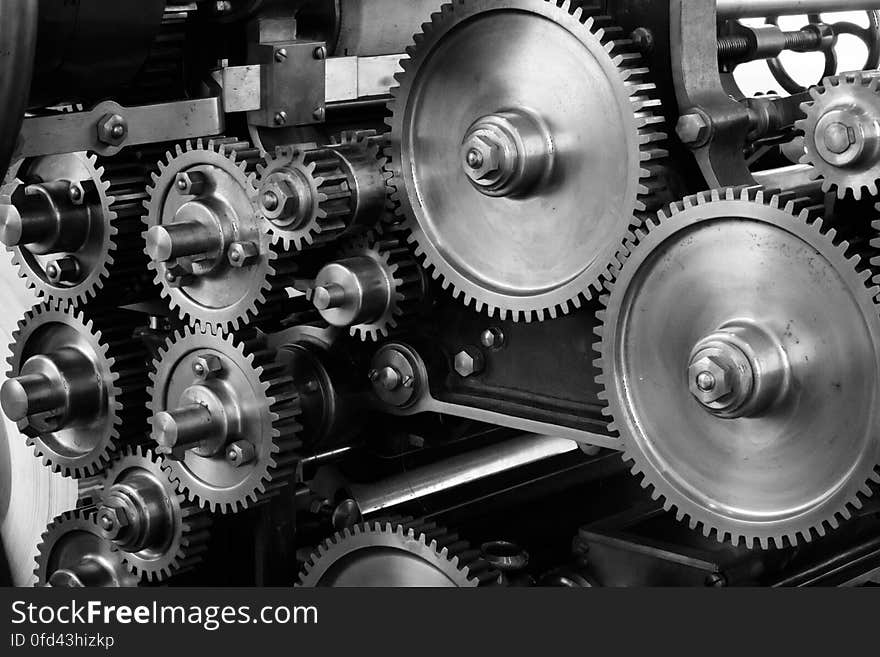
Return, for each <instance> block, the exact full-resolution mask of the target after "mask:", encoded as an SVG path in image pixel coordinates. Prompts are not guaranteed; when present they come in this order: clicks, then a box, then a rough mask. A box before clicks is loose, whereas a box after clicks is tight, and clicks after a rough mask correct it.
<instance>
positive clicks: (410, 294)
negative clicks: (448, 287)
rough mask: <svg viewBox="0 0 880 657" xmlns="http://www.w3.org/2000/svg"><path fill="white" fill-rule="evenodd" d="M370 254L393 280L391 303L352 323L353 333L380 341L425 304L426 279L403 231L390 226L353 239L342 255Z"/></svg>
mask: <svg viewBox="0 0 880 657" xmlns="http://www.w3.org/2000/svg"><path fill="white" fill-rule="evenodd" d="M360 256H365V257H368V258H370V259H372V260H374V261H375V262H377V263H378V264H379V265H380V266H381V268H382V270H383V271H384V272H385V276H386V277H387V280H388V281H389V282H390V283H391V289H390V303H389V304H388V307H387V308H386V310H385V312H384V313H383V314H382V316H381V317H380V318H379V319H377V320H376V321H374V322H372V323H370V324H359V325H357V326H352V327H351V328H350V329H349V330H350V333H351V335H352V336H353V337H357V338H358V339H360V340H362V341H364V342H370V341H372V342H379V341H381V340H382V339H384V338H387V337H388V336H389V335H390V334H391V333H393V332H394V331H396V330H399V329H401V328H402V327H403V326H405V325H406V322H407V320H408V319H411V318H412V317H413V316H414V315H415V314H416V313H418V312H419V310H421V308H422V307H423V305H424V300H425V295H426V288H427V281H426V280H425V275H424V271H423V269H422V268H421V266H419V263H418V261H417V260H416V258H415V256H414V255H413V253H412V251H411V250H410V248H409V245H408V244H407V241H406V235H405V233H404V231H402V230H399V229H394V228H393V227H388V228H386V229H384V230H377V231H374V232H371V233H370V234H368V235H366V236H364V237H361V238H358V239H356V240H352V241H351V242H350V243H349V244H347V245H345V246H344V247H343V249H342V251H341V253H340V257H341V258H350V257H360Z"/></svg>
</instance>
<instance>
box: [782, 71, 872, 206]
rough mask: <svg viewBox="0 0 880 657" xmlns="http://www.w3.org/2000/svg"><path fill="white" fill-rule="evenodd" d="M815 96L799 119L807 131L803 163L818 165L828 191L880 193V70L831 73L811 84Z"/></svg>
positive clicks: (856, 194)
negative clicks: (819, 81) (830, 75)
mask: <svg viewBox="0 0 880 657" xmlns="http://www.w3.org/2000/svg"><path fill="white" fill-rule="evenodd" d="M810 96H811V100H809V101H807V102H805V103H803V104H802V105H801V109H802V110H803V112H804V114H805V115H806V118H804V119H801V120H800V121H798V122H797V123H796V127H797V128H798V129H799V130H802V131H803V133H804V155H803V157H802V158H801V164H807V165H810V166H811V167H813V170H814V173H813V177H814V178H816V179H821V180H822V190H823V191H826V192H828V191H832V190H834V191H836V193H837V196H838V198H840V199H843V198H846V196H847V195H848V194H852V196H853V197H854V198H855V199H856V200H860V199H861V198H862V195H863V193H865V192H867V194H868V195H869V196H877V195H878V186H877V183H878V182H880V123H878V120H880V73H878V72H877V71H866V72H856V73H845V74H843V75H837V76H832V77H828V78H825V80H823V82H822V85H821V86H818V87H813V88H812V89H810Z"/></svg>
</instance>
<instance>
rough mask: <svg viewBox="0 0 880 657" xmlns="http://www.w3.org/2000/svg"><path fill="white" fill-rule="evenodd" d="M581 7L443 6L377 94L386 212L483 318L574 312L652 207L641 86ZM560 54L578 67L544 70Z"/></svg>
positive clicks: (654, 120) (652, 176) (649, 105)
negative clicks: (386, 91)
mask: <svg viewBox="0 0 880 657" xmlns="http://www.w3.org/2000/svg"><path fill="white" fill-rule="evenodd" d="M584 4H585V3H581V2H568V1H555V0H504V1H502V2H497V1H490V0H458V1H456V2H453V3H447V4H445V5H443V6H442V7H441V9H440V11H439V12H437V13H435V14H433V16H432V17H431V21H430V22H429V23H425V24H424V25H423V33H422V34H419V35H417V36H416V38H415V45H414V46H412V47H410V48H408V49H407V54H408V55H409V59H408V60H404V61H402V62H401V66H402V67H403V69H404V72H403V73H400V74H398V75H397V76H396V78H397V81H398V83H399V86H398V87H396V88H394V89H392V91H391V93H392V100H391V101H390V103H389V111H390V112H391V115H392V116H391V118H390V119H389V120H388V122H389V125H390V127H391V132H390V136H389V148H388V150H387V158H388V164H387V166H388V169H389V173H390V174H391V180H390V185H391V187H392V188H393V194H392V199H393V201H394V202H395V203H396V204H397V206H398V209H397V212H398V213H400V214H401V215H402V217H403V218H404V222H403V223H404V225H405V226H406V227H408V228H409V229H410V231H411V238H410V240H411V241H412V242H413V243H414V244H415V247H416V253H417V255H419V256H421V257H422V258H423V259H424V265H425V266H426V267H427V268H429V269H430V270H432V273H433V276H434V278H437V279H440V280H441V282H442V284H443V287H444V288H447V289H450V290H451V292H452V294H453V296H455V297H456V298H460V299H461V300H462V301H463V302H464V303H465V304H466V305H471V304H472V305H473V307H474V308H475V309H476V310H477V311H484V312H486V313H488V314H489V315H490V316H497V317H499V318H501V319H504V318H508V317H509V318H511V319H513V320H515V321H522V320H525V321H532V320H534V319H537V320H542V319H545V318H546V317H548V316H549V317H556V316H558V315H559V314H564V313H568V312H570V311H571V310H572V309H574V308H578V307H580V306H581V304H582V302H583V300H584V299H590V298H592V297H593V296H594V294H595V293H596V292H597V291H598V289H599V285H600V282H599V281H600V277H601V276H602V274H603V273H604V271H605V270H606V268H607V267H608V265H609V264H610V263H611V262H612V260H613V258H614V255H615V253H616V251H617V249H618V248H619V245H620V243H621V241H622V240H623V238H624V237H625V235H626V232H627V230H628V229H629V227H630V226H631V225H639V224H640V223H641V221H642V216H641V213H642V212H644V211H645V210H650V209H654V208H656V207H658V205H659V204H658V201H657V198H656V197H657V193H658V192H659V191H660V182H659V181H660V177H659V174H660V169H659V165H660V163H659V161H660V160H661V159H662V158H663V157H664V156H665V155H666V152H665V151H664V150H663V149H662V148H661V147H660V146H659V145H658V144H659V142H661V141H662V140H663V139H664V138H665V137H666V135H665V134H664V133H663V132H662V130H663V128H662V123H663V118H662V111H661V107H660V102H659V100H657V99H656V98H655V95H656V88H655V86H654V85H653V84H652V83H650V82H649V81H648V71H647V69H646V68H645V67H644V64H643V62H642V60H641V56H640V55H639V54H638V51H637V49H636V48H635V46H634V45H633V43H632V41H630V40H629V39H628V38H626V37H625V35H624V33H623V31H622V30H621V29H619V28H617V27H614V26H612V25H611V22H610V19H609V18H607V17H605V16H594V15H591V14H590V13H589V10H588V9H587V8H586V7H584V6H583V5H584ZM560 62H563V63H567V66H568V67H569V68H570V69H571V70H576V71H578V74H577V75H575V76H566V75H548V74H547V71H548V70H549V69H550V68H553V67H557V66H558V65H559V64H560ZM438 135H439V136H440V137H442V138H438Z"/></svg>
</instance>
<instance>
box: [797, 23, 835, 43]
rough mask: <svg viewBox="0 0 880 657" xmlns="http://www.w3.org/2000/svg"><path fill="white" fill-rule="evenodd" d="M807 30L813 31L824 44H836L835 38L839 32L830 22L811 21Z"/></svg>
mask: <svg viewBox="0 0 880 657" xmlns="http://www.w3.org/2000/svg"><path fill="white" fill-rule="evenodd" d="M804 29H805V30H809V31H811V32H813V33H814V34H815V35H816V36H817V37H819V39H821V41H822V46H824V47H827V46H830V45H833V44H834V39H835V38H836V37H837V33H836V32H835V30H834V26H833V25H829V24H828V23H811V24H810V25H807V26H806V27H805V28H804Z"/></svg>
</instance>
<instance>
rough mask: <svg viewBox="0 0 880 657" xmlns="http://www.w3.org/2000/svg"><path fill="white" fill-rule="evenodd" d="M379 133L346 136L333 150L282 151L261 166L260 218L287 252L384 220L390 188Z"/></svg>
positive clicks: (311, 147) (257, 202) (257, 197)
mask: <svg viewBox="0 0 880 657" xmlns="http://www.w3.org/2000/svg"><path fill="white" fill-rule="evenodd" d="M380 142H381V138H380V137H378V136H377V135H376V133H375V132H374V131H360V132H345V133H342V135H340V136H339V137H338V138H336V139H334V140H333V142H332V143H331V144H330V145H328V146H323V147H318V146H317V145H315V144H302V145H296V146H292V145H291V146H279V147H277V148H276V149H275V153H274V154H270V155H267V156H266V162H265V164H264V165H258V166H257V171H258V174H259V177H258V190H257V191H256V194H255V196H254V207H255V211H256V212H257V215H258V216H259V217H260V218H261V219H262V220H263V224H264V226H265V228H266V230H268V231H269V233H270V235H271V236H272V241H273V242H274V243H275V244H280V245H281V246H282V247H283V248H284V249H285V250H288V249H295V250H303V249H307V248H312V247H319V246H324V245H326V244H328V243H329V242H332V241H335V240H337V239H339V238H341V237H343V236H345V235H347V234H350V233H352V232H354V231H357V230H366V229H368V228H371V227H372V226H374V225H375V224H376V223H378V221H379V220H380V219H381V218H382V216H383V214H384V213H385V207H386V193H385V192H386V183H385V175H384V172H383V168H382V165H383V161H382V159H381V157H380V150H379V143H380Z"/></svg>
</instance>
